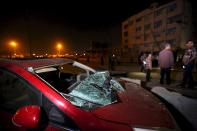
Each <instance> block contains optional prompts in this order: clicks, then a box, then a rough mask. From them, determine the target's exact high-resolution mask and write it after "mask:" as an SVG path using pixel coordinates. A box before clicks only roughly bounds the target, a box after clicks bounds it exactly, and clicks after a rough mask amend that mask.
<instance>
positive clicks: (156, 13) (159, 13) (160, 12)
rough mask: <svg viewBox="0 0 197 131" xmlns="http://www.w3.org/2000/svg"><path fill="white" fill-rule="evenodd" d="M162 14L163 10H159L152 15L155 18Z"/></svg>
mask: <svg viewBox="0 0 197 131" xmlns="http://www.w3.org/2000/svg"><path fill="white" fill-rule="evenodd" d="M162 12H163V8H161V9H159V10H157V11H155V13H154V15H155V16H160V15H161V14H162Z"/></svg>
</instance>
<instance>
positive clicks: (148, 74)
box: [145, 53, 152, 82]
mask: <svg viewBox="0 0 197 131" xmlns="http://www.w3.org/2000/svg"><path fill="white" fill-rule="evenodd" d="M145 62H146V64H145V69H146V81H147V82H148V81H150V78H151V70H152V55H151V53H148V54H147V57H146V59H145Z"/></svg>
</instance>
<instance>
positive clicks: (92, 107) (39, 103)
mask: <svg viewBox="0 0 197 131" xmlns="http://www.w3.org/2000/svg"><path fill="white" fill-rule="evenodd" d="M0 100H1V102H0V116H1V119H0V130H14V131H15V130H29V129H30V130H46V131H49V130H91V131H93V130H94V131H96V130H99V131H101V130H102V131H103V130H108V131H109V130H110V131H111V130H120V131H127V130H128V131H132V130H134V131H138V130H141V129H147V130H177V129H178V127H177V125H176V123H175V122H174V119H173V117H172V116H171V114H170V112H169V111H168V109H167V108H166V107H165V106H164V104H162V103H161V101H159V99H157V98H156V97H155V96H154V95H152V94H151V93H150V92H148V91H147V90H145V89H143V88H142V87H140V85H138V84H136V83H133V82H132V81H131V80H130V79H123V78H112V77H111V76H110V73H109V72H107V71H102V72H97V71H96V70H94V69H92V68H90V67H88V66H86V65H83V64H81V63H79V62H76V61H73V60H69V59H63V58H53V59H39V60H0Z"/></svg>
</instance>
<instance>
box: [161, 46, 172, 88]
mask: <svg viewBox="0 0 197 131" xmlns="http://www.w3.org/2000/svg"><path fill="white" fill-rule="evenodd" d="M158 64H159V67H160V75H161V78H160V84H164V77H166V84H167V85H169V84H170V83H171V78H170V74H171V68H172V66H173V65H174V57H173V53H172V51H171V45H170V44H169V43H166V44H165V48H164V49H163V50H162V51H160V52H159V57H158Z"/></svg>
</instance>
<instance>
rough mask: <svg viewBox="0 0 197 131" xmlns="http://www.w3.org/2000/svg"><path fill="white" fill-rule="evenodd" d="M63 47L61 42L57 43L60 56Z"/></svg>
mask: <svg viewBox="0 0 197 131" xmlns="http://www.w3.org/2000/svg"><path fill="white" fill-rule="evenodd" d="M61 49H62V44H61V43H58V44H57V51H58V52H57V56H60V55H61Z"/></svg>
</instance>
